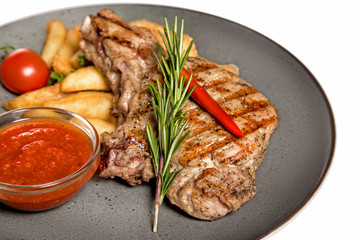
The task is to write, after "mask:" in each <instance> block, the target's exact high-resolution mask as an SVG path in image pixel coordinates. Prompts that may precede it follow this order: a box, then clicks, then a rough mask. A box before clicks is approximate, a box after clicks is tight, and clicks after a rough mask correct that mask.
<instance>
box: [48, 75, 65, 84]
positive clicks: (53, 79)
mask: <svg viewBox="0 0 360 240" xmlns="http://www.w3.org/2000/svg"><path fill="white" fill-rule="evenodd" d="M65 77H66V74H64V73H56V72H55V71H51V73H50V76H49V81H48V83H47V86H51V85H54V84H55V83H59V82H61V81H62V80H64V78H65Z"/></svg>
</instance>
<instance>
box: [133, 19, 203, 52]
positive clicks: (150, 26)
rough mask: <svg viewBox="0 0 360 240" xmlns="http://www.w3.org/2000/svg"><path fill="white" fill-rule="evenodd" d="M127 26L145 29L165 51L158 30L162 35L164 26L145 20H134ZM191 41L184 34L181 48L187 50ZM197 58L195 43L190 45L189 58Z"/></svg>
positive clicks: (190, 38)
mask: <svg viewBox="0 0 360 240" xmlns="http://www.w3.org/2000/svg"><path fill="white" fill-rule="evenodd" d="M129 25H130V26H137V27H143V28H145V29H147V30H148V31H150V32H151V33H152V34H153V35H154V37H155V38H156V40H157V41H158V42H159V44H160V46H161V47H162V48H164V49H165V45H164V41H163V39H162V38H161V35H160V33H159V30H160V32H161V33H162V34H164V26H162V25H160V24H158V23H155V22H151V21H148V20H145V19H144V20H135V21H133V22H130V23H129ZM191 40H192V37H190V36H189V35H187V34H184V39H183V47H184V49H187V48H188V46H189V45H190V43H191ZM197 56H198V52H197V50H196V47H195V43H194V44H193V45H192V48H191V50H190V53H189V57H197Z"/></svg>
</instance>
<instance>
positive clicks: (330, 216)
mask: <svg viewBox="0 0 360 240" xmlns="http://www.w3.org/2000/svg"><path fill="white" fill-rule="evenodd" d="M102 3H151V4H156V5H168V6H174V7H181V8H189V9H194V10H198V11H201V12H206V13H210V14H213V15H216V16H221V17H223V18H226V19H229V20H232V21H235V22H238V23H240V24H242V25H245V26H247V27H249V28H252V29H253V30H256V31H258V32H260V33H262V34H264V35H266V36H267V37H269V38H271V39H273V40H274V41H275V42H277V43H279V44H280V45H282V46H283V47H285V48H286V49H287V50H289V51H290V52H291V53H292V54H294V55H295V56H296V57H297V58H298V59H299V60H300V61H302V62H303V63H304V64H305V65H306V66H307V67H308V69H309V70H310V71H311V72H312V73H313V74H314V76H315V77H316V78H317V79H318V81H319V82H320V84H321V86H322V87H323V89H324V91H325V92H326V94H327V96H328V98H329V100H330V103H331V105H332V108H333V111H334V115H335V120H336V129H337V140H336V151H335V156H334V159H333V164H332V167H331V168H330V171H329V173H328V175H327V177H326V179H325V181H324V183H323V185H322V187H321V188H320V189H319V190H318V192H317V193H316V194H315V197H313V198H312V200H311V201H310V202H309V203H308V204H307V205H306V207H305V208H304V209H303V210H302V211H301V212H300V213H298V214H297V215H296V216H295V217H294V218H293V219H292V220H291V221H289V222H288V223H287V224H285V225H284V226H282V227H281V228H280V229H278V230H277V231H276V232H274V233H272V234H270V236H268V237H267V239H354V238H356V237H358V234H357V228H358V222H359V221H358V216H359V214H360V211H359V209H360V207H359V203H360V197H359V194H357V193H356V192H359V190H358V189H359V186H358V183H360V181H359V179H358V177H357V176H358V171H359V170H358V168H359V165H360V164H359V162H360V157H359V155H357V147H358V143H359V140H358V137H359V136H360V131H359V127H358V126H357V125H358V124H359V123H358V121H359V120H358V119H359V117H360V113H359V112H360V111H359V107H358V104H357V97H356V96H357V94H359V87H360V84H359V82H360V78H359V71H358V70H360V66H359V63H360V61H359V57H360V47H359V44H360V28H359V26H360V25H359V23H360V14H359V10H360V7H358V6H359V5H358V4H356V1H346V0H344V1H309V0H305V1H242V0H241V1H227V0H222V1H206V4H204V1H197V2H196V1H194V0H191V1H189V0H182V1H169V0H167V1H166V0H153V1H151V2H147V1H121V0H117V1H104V2H103V1H101V0H77V1H70V0H61V1H58V0H51V1H43V0H42V1H41V2H40V1H37V0H36V1H34V0H33V1H27V0H10V1H6V3H5V2H4V3H3V4H2V7H1V8H0V26H1V25H3V24H5V23H8V22H10V21H13V20H16V19H20V18H24V17H27V16H31V15H34V14H37V13H42V12H46V11H49V10H56V9H59V8H68V7H71V6H83V5H89V4H102ZM0 37H1V36H0Z"/></svg>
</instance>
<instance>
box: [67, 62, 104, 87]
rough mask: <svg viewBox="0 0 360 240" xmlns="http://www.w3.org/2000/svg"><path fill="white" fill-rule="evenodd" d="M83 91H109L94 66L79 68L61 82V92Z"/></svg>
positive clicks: (102, 77)
mask: <svg viewBox="0 0 360 240" xmlns="http://www.w3.org/2000/svg"><path fill="white" fill-rule="evenodd" d="M85 90H97V91H110V87H109V85H108V84H107V83H106V80H105V77H104V76H103V75H102V74H101V73H100V71H99V70H98V69H97V68H96V67H95V66H88V67H84V68H80V69H78V70H76V71H75V72H72V73H69V74H68V75H67V76H66V77H65V78H64V80H62V81H61V91H62V92H79V91H85Z"/></svg>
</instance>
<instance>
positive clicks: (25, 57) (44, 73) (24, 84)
mask: <svg viewBox="0 0 360 240" xmlns="http://www.w3.org/2000/svg"><path fill="white" fill-rule="evenodd" d="M49 74H50V71H49V68H48V67H47V65H46V63H45V62H44V60H43V59H42V58H41V56H40V55H39V54H38V53H37V52H35V51H33V50H30V49H26V48H19V49H16V50H15V51H13V52H12V53H10V54H9V55H8V56H7V57H6V58H5V59H4V61H3V62H2V64H1V66H0V78H1V82H2V83H3V84H4V86H5V87H6V88H7V89H9V90H10V91H12V92H14V93H18V94H21V93H25V92H28V91H32V90H35V89H38V88H41V87H44V86H45V85H46V83H47V82H48V79H49Z"/></svg>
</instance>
